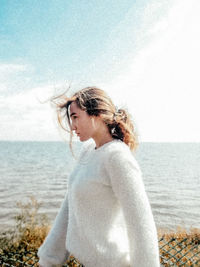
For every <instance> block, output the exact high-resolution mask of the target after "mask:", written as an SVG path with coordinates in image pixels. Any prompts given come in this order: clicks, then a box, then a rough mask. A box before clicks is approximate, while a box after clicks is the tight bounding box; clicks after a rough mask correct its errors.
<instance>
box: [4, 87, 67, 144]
mask: <svg viewBox="0 0 200 267" xmlns="http://www.w3.org/2000/svg"><path fill="white" fill-rule="evenodd" d="M54 89H55V87H54V85H43V86H40V87H36V88H32V89H31V90H27V91H25V92H20V93H18V94H15V95H10V96H7V97H4V98H3V99H1V101H0V121H1V132H0V140H60V141H62V140H63V139H64V138H65V135H64V133H63V132H62V131H60V130H59V128H58V127H57V124H56V113H55V111H54V110H53V109H52V107H51V106H50V104H49V102H47V103H44V104H41V103H40V102H39V100H40V101H41V102H44V101H45V100H47V99H48V98H49V97H51V96H52V95H53V94H54V93H55V90H54ZM65 139H66V138H65Z"/></svg>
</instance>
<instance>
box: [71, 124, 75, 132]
mask: <svg viewBox="0 0 200 267" xmlns="http://www.w3.org/2000/svg"><path fill="white" fill-rule="evenodd" d="M71 129H72V131H75V130H76V125H75V124H74V123H72V125H71Z"/></svg>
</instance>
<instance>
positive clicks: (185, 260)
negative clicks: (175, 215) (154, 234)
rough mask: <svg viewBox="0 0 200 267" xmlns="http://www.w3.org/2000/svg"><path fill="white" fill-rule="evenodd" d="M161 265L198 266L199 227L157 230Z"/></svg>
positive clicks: (199, 256)
mask: <svg viewBox="0 0 200 267" xmlns="http://www.w3.org/2000/svg"><path fill="white" fill-rule="evenodd" d="M158 235H159V247H160V256H161V257H160V259H161V263H162V264H163V266H194V267H196V266H200V229H198V228H191V229H190V230H186V229H184V228H182V227H178V228H177V231H174V232H169V231H166V232H163V230H162V231H158Z"/></svg>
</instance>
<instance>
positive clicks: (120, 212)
mask: <svg viewBox="0 0 200 267" xmlns="http://www.w3.org/2000/svg"><path fill="white" fill-rule="evenodd" d="M83 147H84V148H83V149H82V152H81V153H80V157H79V160H78V161H77V163H76V166H75V168H74V170H73V171H72V173H71V174H70V176H69V179H68V190H67V194H66V196H65V199H64V201H63V203H62V205H61V208H60V211H59V213H58V215H57V217H56V219H55V222H54V225H53V227H52V229H51V231H50V233H49V234H48V236H47V238H46V239H45V241H44V243H43V244H42V246H41V247H40V248H39V251H38V256H39V258H40V261H39V263H40V264H41V265H42V266H44V267H52V266H55V265H57V264H62V263H63V262H64V261H65V260H66V259H67V257H68V256H69V254H72V255H74V256H75V257H76V258H77V259H78V260H79V261H80V262H81V263H82V264H83V265H84V266H85V267H158V266H160V264H159V250H158V240H157V231H156V227H155V223H154V219H153V215H152V211H151V207H150V204H149V201H148V198H147V195H146V192H145V189H144V184H143V181H142V175H141V171H140V168H139V166H138V163H137V161H136V160H135V158H134V156H133V154H132V153H131V151H130V149H129V147H128V146H127V145H126V144H125V143H123V142H122V141H120V140H113V141H111V142H108V143H106V144H104V145H102V146H101V147H99V148H98V149H95V143H94V142H86V144H84V146H83Z"/></svg>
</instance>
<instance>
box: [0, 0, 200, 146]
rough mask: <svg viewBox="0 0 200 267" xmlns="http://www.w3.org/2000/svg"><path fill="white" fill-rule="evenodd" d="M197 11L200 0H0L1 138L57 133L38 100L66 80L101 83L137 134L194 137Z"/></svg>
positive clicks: (56, 137)
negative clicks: (130, 120)
mask: <svg viewBox="0 0 200 267" xmlns="http://www.w3.org/2000/svg"><path fill="white" fill-rule="evenodd" d="M199 14H200V1H199V0H162V1H161V0H160V1H159V0H135V1H134V0H109V1H108V0H103V1H97V0H96V1H95V0H90V1H86V0H77V1H72V0H67V1H66V0H54V1H53V0H47V1H36V0H32V1H30V0H26V1H25V0H21V1H18V0H1V4H0V125H1V127H0V140H11V141H15V140H25V141H29V140H30V141H34V140H35V141H63V139H65V138H66V136H67V134H66V133H65V132H63V131H62V130H60V129H59V127H58V125H57V123H56V114H55V111H54V110H53V109H52V107H51V106H50V104H49V103H48V102H47V103H44V104H42V103H41V102H42V101H45V100H46V99H48V98H49V97H51V96H52V95H54V94H55V93H56V94H59V93H60V92H63V91H65V90H66V88H67V87H68V85H70V86H71V93H73V92H75V91H77V90H80V89H81V88H83V87H85V86H98V87H100V88H102V89H104V90H106V92H107V93H108V94H109V95H110V96H111V98H112V99H113V101H114V103H115V105H116V106H118V107H125V108H127V109H128V110H129V112H130V113H131V115H132V117H133V121H134V123H135V126H136V130H137V132H138V135H139V141H141V142H200V123H199V114H200V105H199V99H200V98H199V95H200V75H199V70H200V49H199V47H200V27H199V25H200V16H199ZM39 100H40V101H39Z"/></svg>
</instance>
